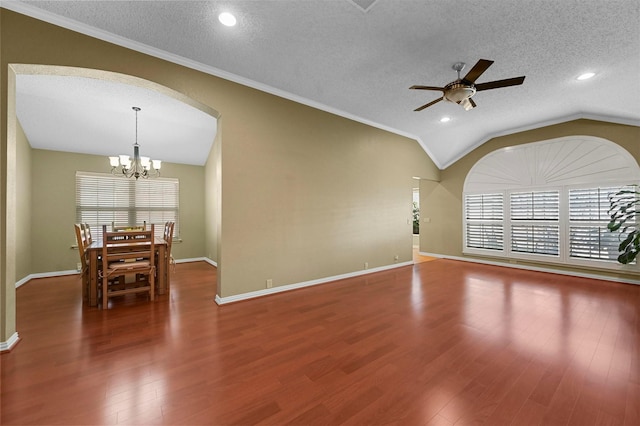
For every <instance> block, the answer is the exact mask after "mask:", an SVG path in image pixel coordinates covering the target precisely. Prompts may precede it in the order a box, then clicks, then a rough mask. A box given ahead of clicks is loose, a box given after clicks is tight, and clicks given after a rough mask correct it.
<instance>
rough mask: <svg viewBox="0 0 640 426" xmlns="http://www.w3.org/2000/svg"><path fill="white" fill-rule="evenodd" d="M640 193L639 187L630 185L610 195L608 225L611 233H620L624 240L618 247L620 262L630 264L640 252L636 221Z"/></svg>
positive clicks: (639, 236)
mask: <svg viewBox="0 0 640 426" xmlns="http://www.w3.org/2000/svg"><path fill="white" fill-rule="evenodd" d="M638 202H640V192H639V191H638V186H637V185H629V186H627V187H625V188H624V189H621V190H620V191H618V192H616V193H615V194H610V195H609V203H610V207H609V212H608V213H609V216H610V217H611V221H609V223H608V224H607V229H608V230H609V231H610V232H619V233H620V236H621V237H623V236H624V239H623V240H622V241H621V242H620V245H619V246H618V251H619V252H620V255H618V262H620V263H623V264H625V265H626V264H628V263H631V262H633V261H634V259H635V258H636V256H637V255H638V253H639V252H640V229H638V223H637V221H636V215H637V206H638Z"/></svg>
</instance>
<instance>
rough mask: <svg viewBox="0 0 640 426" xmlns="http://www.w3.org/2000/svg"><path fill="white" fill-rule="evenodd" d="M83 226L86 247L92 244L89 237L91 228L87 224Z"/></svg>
mask: <svg viewBox="0 0 640 426" xmlns="http://www.w3.org/2000/svg"><path fill="white" fill-rule="evenodd" d="M82 225H84V235H85V239H86V240H87V245H91V243H92V242H93V236H92V235H91V226H90V225H89V224H88V223H83V224H82Z"/></svg>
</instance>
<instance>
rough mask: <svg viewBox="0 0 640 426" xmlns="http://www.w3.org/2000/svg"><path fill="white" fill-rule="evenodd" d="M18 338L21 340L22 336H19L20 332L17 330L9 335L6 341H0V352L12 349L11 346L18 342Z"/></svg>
mask: <svg viewBox="0 0 640 426" xmlns="http://www.w3.org/2000/svg"><path fill="white" fill-rule="evenodd" d="M18 340H20V337H18V332H17V331H16V332H15V333H13V334H12V335H11V337H9V340H7V341H6V342H0V352H4V351H10V350H11V348H13V346H14V345H15V344H16V343H18Z"/></svg>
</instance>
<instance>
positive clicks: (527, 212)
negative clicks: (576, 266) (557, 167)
mask: <svg viewBox="0 0 640 426" xmlns="http://www.w3.org/2000/svg"><path fill="white" fill-rule="evenodd" d="M510 215H511V226H510V229H511V251H514V252H519V253H533V254H544V255H552V256H557V255H558V254H559V247H560V232H559V231H560V228H559V219H560V196H559V193H558V191H528V192H513V193H511V194H510Z"/></svg>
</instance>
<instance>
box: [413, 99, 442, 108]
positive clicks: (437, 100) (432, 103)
mask: <svg viewBox="0 0 640 426" xmlns="http://www.w3.org/2000/svg"><path fill="white" fill-rule="evenodd" d="M442 99H444V98H438V99H436V100H435V101H431V102H429V103H428V104H424V105H422V106H421V107H418V108H416V109H414V111H422V110H423V109H425V108H429V107H430V106H431V105H434V104H437V103H438V102H440V101H441V100H442Z"/></svg>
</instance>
